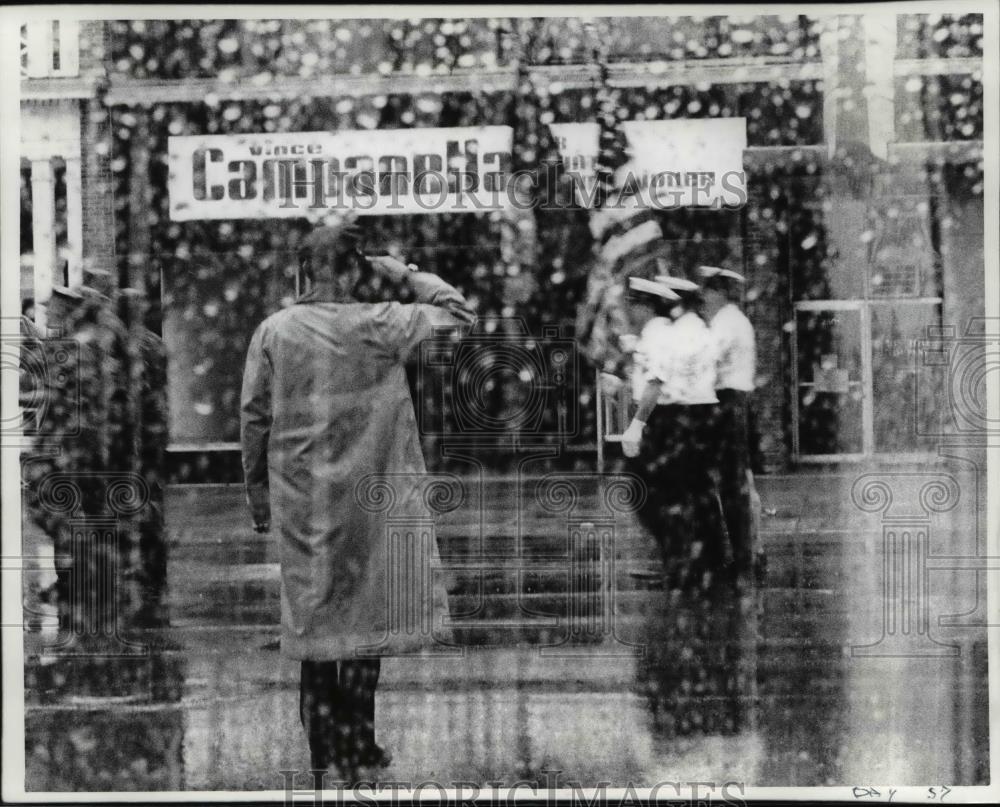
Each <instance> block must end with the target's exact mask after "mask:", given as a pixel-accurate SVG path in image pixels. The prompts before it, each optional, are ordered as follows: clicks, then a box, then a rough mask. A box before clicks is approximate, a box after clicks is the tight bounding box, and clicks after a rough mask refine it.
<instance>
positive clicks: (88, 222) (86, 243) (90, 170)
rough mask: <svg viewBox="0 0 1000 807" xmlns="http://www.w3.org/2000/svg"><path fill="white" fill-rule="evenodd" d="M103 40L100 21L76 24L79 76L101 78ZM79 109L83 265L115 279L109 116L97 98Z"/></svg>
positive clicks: (102, 73) (105, 43)
mask: <svg viewBox="0 0 1000 807" xmlns="http://www.w3.org/2000/svg"><path fill="white" fill-rule="evenodd" d="M107 39H108V38H107V31H106V25H105V23H104V22H102V21H92V22H81V23H80V74H81V77H85V78H95V79H98V80H103V79H104V77H105V76H106V70H105V67H104V59H105V55H106V53H107ZM80 106H81V109H80V143H81V151H82V155H81V157H82V160H81V162H82V165H81V173H82V195H83V258H84V266H85V267H93V268H95V269H99V270H104V271H107V272H110V273H111V277H112V278H115V276H116V275H115V273H116V269H115V264H114V251H115V245H114V232H115V231H114V206H113V186H112V182H111V127H110V123H109V121H110V117H109V115H108V112H107V110H106V109H105V107H104V104H103V103H102V101H101V100H100V98H99V97H96V98H91V99H89V100H84V101H81V104H80Z"/></svg>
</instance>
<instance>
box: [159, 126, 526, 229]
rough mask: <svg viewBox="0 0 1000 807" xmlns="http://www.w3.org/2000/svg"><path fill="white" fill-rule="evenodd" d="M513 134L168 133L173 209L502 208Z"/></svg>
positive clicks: (265, 214) (256, 213)
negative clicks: (177, 134) (204, 134)
mask: <svg viewBox="0 0 1000 807" xmlns="http://www.w3.org/2000/svg"><path fill="white" fill-rule="evenodd" d="M511 136H512V130H511V128H510V127H509V126H478V127H465V128H451V129H392V130H380V131H346V132H294V133H284V134H269V135H263V134H247V135H206V136H197V135H196V136H184V137H171V138H169V143H168V150H169V157H170V175H169V180H168V187H169V193H170V218H171V219H172V220H174V221H190V220H194V219H247V218H292V217H296V216H309V215H315V214H317V213H318V214H322V212H323V211H324V210H335V209H345V208H352V209H354V210H356V211H357V212H358V213H360V214H362V215H380V216H385V215H394V214H401V213H456V212H472V211H476V210H501V209H503V208H505V207H507V206H508V203H509V200H508V198H507V188H506V178H507V175H508V174H509V173H510V153H511Z"/></svg>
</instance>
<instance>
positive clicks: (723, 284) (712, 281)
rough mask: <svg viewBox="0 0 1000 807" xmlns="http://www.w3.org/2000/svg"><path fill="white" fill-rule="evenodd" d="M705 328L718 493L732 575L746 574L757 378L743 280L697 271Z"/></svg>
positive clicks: (750, 553)
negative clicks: (709, 342)
mask: <svg viewBox="0 0 1000 807" xmlns="http://www.w3.org/2000/svg"><path fill="white" fill-rule="evenodd" d="M698 274H699V275H700V277H701V278H702V279H703V283H704V288H705V308H706V312H705V313H706V316H707V317H708V321H709V327H710V328H711V331H712V334H713V335H714V336H715V341H716V344H717V345H718V362H717V365H716V384H715V386H716V395H717V396H718V398H719V410H720V411H719V428H718V432H717V434H718V448H717V451H718V454H717V456H718V470H719V493H720V496H721V498H722V508H723V512H724V513H725V517H726V526H727V528H728V530H729V538H730V541H731V543H732V546H733V560H734V563H735V566H736V572H737V573H738V574H741V575H746V574H748V573H749V572H750V570H751V566H752V563H753V556H754V547H753V543H754V535H753V533H754V529H753V506H752V496H753V476H752V473H751V468H750V447H749V446H750V444H749V435H750V419H749V418H750V394H751V393H752V392H753V388H754V376H755V374H756V346H755V340H754V330H753V326H752V325H751V324H750V320H749V319H747V317H746V315H745V314H744V313H743V312H742V311H741V310H740V309H739V306H738V305H737V301H738V300H739V299H740V296H741V292H742V287H743V285H744V278H743V276H742V275H740V274H737V273H736V272H733V271H731V270H729V269H721V268H719V267H717V266H701V267H699V269H698Z"/></svg>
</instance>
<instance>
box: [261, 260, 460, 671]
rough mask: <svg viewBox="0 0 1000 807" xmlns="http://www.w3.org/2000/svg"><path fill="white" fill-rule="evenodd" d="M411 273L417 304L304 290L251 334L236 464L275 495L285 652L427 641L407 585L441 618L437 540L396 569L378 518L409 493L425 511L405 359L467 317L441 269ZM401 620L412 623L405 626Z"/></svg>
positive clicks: (329, 655) (329, 654)
mask: <svg viewBox="0 0 1000 807" xmlns="http://www.w3.org/2000/svg"><path fill="white" fill-rule="evenodd" d="M410 282H411V286H412V288H413V290H414V292H415V295H416V300H417V302H416V303H413V304H409V305H403V304H400V303H397V302H391V303H355V302H332V301H328V300H325V299H318V298H317V297H316V296H310V295H306V296H304V297H302V298H300V299H299V301H298V302H297V303H296V304H295V305H293V306H290V307H289V308H286V309H284V310H282V311H279V312H277V313H275V314H273V315H271V316H270V317H268V318H267V319H266V320H265V321H264V322H263V323H261V325H260V326H259V327H258V328H257V330H256V332H255V333H254V335H253V338H252V340H251V342H250V348H249V351H248V354H247V362H246V369H245V371H244V377H243V392H242V400H241V442H242V449H243V466H244V473H245V479H246V485H247V495H248V497H250V498H251V500H253V499H254V498H255V497H256V498H257V499H258V500H260V498H261V497H267V496H269V497H270V505H271V517H272V523H273V524H274V526H275V528H276V530H277V531H278V533H279V536H280V541H281V619H282V642H281V646H282V653H283V654H284V655H286V656H287V657H290V658H294V659H309V660H316V661H322V660H333V659H346V658H353V657H355V656H357V655H378V654H383V655H385V654H388V655H392V654H397V653H400V652H409V651H411V650H414V649H416V647H417V646H421V645H423V646H426V645H427V644H428V639H429V638H430V637H429V636H428V635H427V631H425V630H421V629H419V625H418V629H416V630H414V629H413V627H414V625H413V620H412V617H413V616H414V615H413V614H403V620H402V621H400V619H398V618H395V617H398V615H399V614H398V609H399V608H400V607H402V608H403V609H404V610H405V609H406V608H408V606H407V604H406V602H401V600H400V592H401V591H409V592H410V593H411V594H412V593H413V592H414V591H415V590H416V588H419V589H420V590H421V591H423V593H424V595H426V593H427V589H428V588H433V589H434V592H433V594H432V595H431V596H432V597H433V600H434V602H433V605H431V603H430V602H429V601H428V600H429V598H427V597H425V596H423V595H421V594H420V593H419V592H418V593H417V595H416V596H417V598H418V600H420V602H421V605H420V607H421V608H422V609H423V612H422V614H420V615H417V616H422V618H423V619H424V621H423V623H422V624H423V625H424V626H425V627H426V625H427V619H426V618H427V616H428V615H427V613H426V609H427V607H432V609H433V612H434V623H435V625H440V623H441V616H442V614H443V608H444V607H446V606H445V605H444V592H443V589H441V587H440V585H434V584H429V583H428V580H427V574H426V572H427V568H428V566H429V561H430V558H429V557H428V556H427V555H428V554H431V555H433V556H435V557H436V552H437V548H436V546H431V547H427V546H423V549H422V550H421V548H420V546H421V545H420V544H419V542H418V545H417V550H416V551H417V553H418V554H419V553H420V552H421V551H422V552H423V553H424V557H420V558H418V559H417V563H416V565H411V566H407V567H406V568H397V567H399V566H400V563H399V557H398V556H399V555H400V554H402V555H406V554H407V552H406V550H404V551H403V552H402V553H400V552H395V553H394V552H393V551H390V548H389V534H388V533H387V529H386V526H387V519H388V518H394V519H395V518H399V517H400V515H401V514H404V518H405V512H406V511H407V506H408V504H407V503H411V504H413V503H414V502H416V504H415V505H414V506H415V507H416V509H413V508H412V507H411V508H410V511H409V512H410V513H411V514H416V515H417V516H419V515H420V513H419V501H418V500H419V499H420V498H421V490H420V486H421V482H420V478H421V476H422V475H423V474H424V472H425V468H424V460H423V455H422V453H421V449H420V442H419V439H418V434H417V424H416V418H415V417H414V411H413V402H412V400H411V397H410V391H409V387H408V385H407V380H406V372H405V362H406V361H407V359H408V358H410V357H411V356H412V355H414V353H415V351H416V350H417V348H418V346H419V344H420V342H422V341H423V340H425V339H427V338H429V337H432V336H433V335H434V333H435V330H436V329H438V328H442V327H448V326H459V325H464V324H467V323H469V322H471V321H472V320H473V319H474V315H473V313H472V311H471V310H470V309H469V307H468V305H467V303H466V302H465V300H464V299H463V298H462V296H461V295H460V294H459V293H458V292H457V291H456V290H455V289H454V288H452V287H451V286H449V285H448V284H447V283H445V282H444V281H443V280H441V279H440V278H437V277H436V276H434V275H431V274H427V273H423V272H416V273H413V274H411V275H410ZM404 532H405V531H404ZM407 537H409V538H410V539H411V540H412V537H413V535H412V533H411V535H409V536H406V535H405V534H404V536H403V538H402V540H406V538H407ZM395 540H397V541H399V540H401V539H400V537H399V536H398V535H397V536H396V538H395ZM431 543H433V541H432V542H431ZM410 551H412V550H410ZM391 558H395V559H394V560H391ZM410 560H411V563H412V555H411V556H410ZM390 564H392V568H389V567H390ZM429 577H430V578H431V579H433V575H429ZM400 586H402V588H400ZM414 587H416V588H414ZM393 592H395V595H396V596H395V597H393V598H392V599H390V598H389V595H390V594H391V593H393ZM405 599H406V598H405V597H403V600H405ZM411 600H412V598H411ZM391 608H394V609H397V610H396V612H395V615H394V616H393V615H390V609H391ZM407 618H409V619H410V621H409V622H407V621H406V620H407ZM418 623H419V620H418ZM404 624H405V625H409V629H407V630H400V629H399V627H400V625H404ZM390 634H391V635H390Z"/></svg>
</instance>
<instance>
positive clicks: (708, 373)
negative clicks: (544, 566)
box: [622, 276, 730, 588]
mask: <svg viewBox="0 0 1000 807" xmlns="http://www.w3.org/2000/svg"><path fill="white" fill-rule="evenodd" d="M632 282H633V283H634V282H635V281H634V280H633V281H632ZM645 282H646V283H653V284H655V285H656V286H657V287H661V288H664V289H666V290H667V291H669V292H670V293H671V294H672V295H673V296H674V297H676V298H677V299H676V300H673V301H672V302H671V304H670V305H669V321H670V324H669V325H668V326H667V327H666V328H664V327H662V326H656V328H655V329H654V330H653V332H652V333H653V334H654V336H655V339H656V345H655V349H654V350H652V351H649V352H648V353H647V355H646V356H645V357H644V360H645V361H646V362H647V367H646V370H645V371H644V374H643V376H642V380H643V381H644V382H645V385H644V387H643V388H642V390H641V392H640V393H639V395H640V397H639V402H638V410H637V412H636V414H635V416H634V417H633V419H632V422H631V424H630V425H629V427H628V429H627V430H626V431H625V434H624V435H623V436H622V448H623V450H624V452H625V456H626V457H631V458H634V459H635V461H636V462H635V471H636V473H638V474H639V475H640V476H642V477H643V478H644V479H646V478H651V479H653V480H654V484H653V486H652V487H651V491H655V496H654V502H653V503H652V504H650V505H649V506H651V507H655V508H656V512H657V516H656V517H655V518H654V519H653V521H654V522H655V523H656V524H657V529H656V531H655V532H654V538H655V539H656V540H657V542H658V543H659V545H660V549H661V552H662V554H663V557H664V562H665V564H666V571H667V584H668V587H675V586H676V587H680V588H685V587H687V586H690V585H695V586H698V585H701V582H700V581H701V578H702V577H703V576H705V575H707V576H708V577H711V576H712V575H713V574H715V573H718V572H720V571H721V570H722V569H724V568H725V567H726V566H727V565H728V560H729V554H730V553H729V547H728V543H729V542H728V537H727V535H726V529H725V523H724V521H723V519H722V510H721V505H720V503H719V494H718V488H717V486H716V482H715V479H714V478H713V476H712V454H711V449H710V446H711V445H712V431H713V428H714V424H715V419H716V406H717V404H718V399H717V398H716V395H715V362H716V353H715V347H714V340H713V338H712V336H711V334H710V332H709V330H708V326H707V325H706V323H705V321H704V319H702V317H701V316H700V314H699V313H698V309H699V307H700V304H701V302H700V301H701V297H700V290H699V288H698V286H697V284H695V283H691V282H690V281H687V280H684V279H682V278H674V277H669V276H660V277H657V278H656V280H654V281H645Z"/></svg>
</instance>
